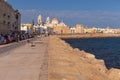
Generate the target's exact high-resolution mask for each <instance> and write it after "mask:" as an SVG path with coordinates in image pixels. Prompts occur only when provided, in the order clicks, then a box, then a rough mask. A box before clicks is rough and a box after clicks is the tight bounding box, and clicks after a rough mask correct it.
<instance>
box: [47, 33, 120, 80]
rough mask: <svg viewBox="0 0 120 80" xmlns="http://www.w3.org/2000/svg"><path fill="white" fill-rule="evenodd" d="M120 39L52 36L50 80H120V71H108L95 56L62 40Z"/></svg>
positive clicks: (86, 35) (83, 35)
mask: <svg viewBox="0 0 120 80" xmlns="http://www.w3.org/2000/svg"><path fill="white" fill-rule="evenodd" d="M88 37H89V38H91V37H120V34H81V35H80V34H77V35H52V36H50V40H49V49H48V80H120V70H119V69H115V68H111V69H109V70H108V69H107V68H106V66H105V64H104V61H103V60H98V59H96V58H95V56H94V55H93V54H90V53H87V52H85V51H83V50H79V49H77V48H72V47H71V46H70V45H69V44H68V43H66V42H65V41H64V40H62V39H61V38H88Z"/></svg>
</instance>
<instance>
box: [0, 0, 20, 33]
mask: <svg viewBox="0 0 120 80" xmlns="http://www.w3.org/2000/svg"><path fill="white" fill-rule="evenodd" d="M20 23H21V14H20V13H19V11H18V10H14V9H13V8H12V6H11V5H10V4H8V3H7V2H6V1H5V0H0V33H8V32H11V31H19V30H20Z"/></svg>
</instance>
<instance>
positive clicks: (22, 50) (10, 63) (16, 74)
mask: <svg viewBox="0 0 120 80" xmlns="http://www.w3.org/2000/svg"><path fill="white" fill-rule="evenodd" d="M34 42H35V46H34V45H33V46H31V44H30V43H27V44H26V45H24V46H21V47H18V48H15V49H13V50H11V51H7V52H5V53H2V54H0V80H48V79H47V71H48V70H47V46H48V38H47V37H46V38H44V39H43V40H41V41H40V40H37V41H34Z"/></svg>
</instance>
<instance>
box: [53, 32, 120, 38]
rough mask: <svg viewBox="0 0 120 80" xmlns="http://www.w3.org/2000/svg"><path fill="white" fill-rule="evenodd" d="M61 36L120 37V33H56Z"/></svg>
mask: <svg viewBox="0 0 120 80" xmlns="http://www.w3.org/2000/svg"><path fill="white" fill-rule="evenodd" d="M54 36H57V37H60V38H94V37H95V38H98V37H120V34H103V33H94V34H63V35H54Z"/></svg>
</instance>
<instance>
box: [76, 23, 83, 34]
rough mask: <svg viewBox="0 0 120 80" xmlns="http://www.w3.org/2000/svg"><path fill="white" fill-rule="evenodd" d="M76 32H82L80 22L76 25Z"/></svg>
mask: <svg viewBox="0 0 120 80" xmlns="http://www.w3.org/2000/svg"><path fill="white" fill-rule="evenodd" d="M76 33H84V26H83V25H82V24H77V25H76Z"/></svg>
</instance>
